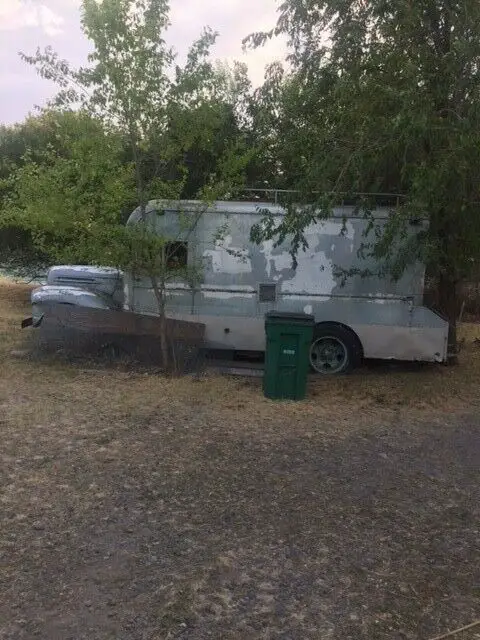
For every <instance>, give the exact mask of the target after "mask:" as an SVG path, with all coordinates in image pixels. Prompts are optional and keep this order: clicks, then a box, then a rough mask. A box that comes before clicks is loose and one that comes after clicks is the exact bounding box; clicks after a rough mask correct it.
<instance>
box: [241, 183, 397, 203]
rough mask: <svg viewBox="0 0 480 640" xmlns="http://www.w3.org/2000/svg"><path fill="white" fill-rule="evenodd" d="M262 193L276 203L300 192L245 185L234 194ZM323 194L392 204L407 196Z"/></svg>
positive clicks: (345, 198) (371, 193) (391, 194)
mask: <svg viewBox="0 0 480 640" xmlns="http://www.w3.org/2000/svg"><path fill="white" fill-rule="evenodd" d="M241 193H246V194H264V195H265V196H267V195H269V196H270V199H271V200H273V203H274V204H276V205H278V204H281V198H282V196H283V197H285V196H287V195H288V194H292V195H293V194H296V193H301V191H299V190H298V189H275V188H271V187H258V188H257V187H245V188H239V189H238V190H237V191H236V192H235V194H241ZM320 193H322V192H320V191H312V195H318V194H320ZM324 195H332V196H339V197H342V196H344V197H343V199H342V204H343V203H344V202H345V200H349V201H350V200H352V199H361V198H374V199H376V200H388V201H390V202H391V203H392V204H393V203H395V204H396V205H397V206H398V205H399V204H400V201H401V200H403V199H405V198H406V197H407V196H406V195H405V194H403V193H380V192H374V191H370V192H367V191H364V192H348V191H329V192H325V193H324Z"/></svg>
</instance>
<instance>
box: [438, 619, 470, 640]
mask: <svg viewBox="0 0 480 640" xmlns="http://www.w3.org/2000/svg"><path fill="white" fill-rule="evenodd" d="M479 625H480V620H476V621H475V622H472V623H471V624H467V626H466V627H460V629H455V631H449V632H448V633H444V634H443V635H442V636H436V637H435V638H430V640H443V639H444V638H451V637H452V636H456V635H457V634H458V633H462V631H467V630H468V629H473V627H478V626H479Z"/></svg>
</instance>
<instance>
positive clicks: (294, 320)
mask: <svg viewBox="0 0 480 640" xmlns="http://www.w3.org/2000/svg"><path fill="white" fill-rule="evenodd" d="M265 321H266V322H267V323H272V324H275V323H282V324H283V323H289V324H303V325H311V324H315V317H314V316H312V315H311V314H309V313H300V312H294V311H269V312H268V313H266V314H265Z"/></svg>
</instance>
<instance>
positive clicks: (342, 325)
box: [315, 321, 364, 359]
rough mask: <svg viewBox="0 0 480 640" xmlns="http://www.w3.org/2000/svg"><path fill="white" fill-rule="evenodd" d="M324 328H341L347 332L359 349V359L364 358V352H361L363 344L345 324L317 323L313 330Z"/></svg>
mask: <svg viewBox="0 0 480 640" xmlns="http://www.w3.org/2000/svg"><path fill="white" fill-rule="evenodd" d="M320 327H321V328H322V329H324V328H326V327H341V328H342V329H343V330H345V331H348V333H349V334H350V335H351V336H352V338H353V339H354V340H355V341H356V342H357V344H358V347H359V349H360V357H361V358H362V359H363V357H364V351H363V344H362V341H361V340H360V338H359V337H358V335H357V334H356V332H355V331H354V330H353V329H352V328H351V327H349V326H348V325H347V324H343V322H331V321H330V322H328V321H327V322H317V323H316V325H315V329H318V328H320Z"/></svg>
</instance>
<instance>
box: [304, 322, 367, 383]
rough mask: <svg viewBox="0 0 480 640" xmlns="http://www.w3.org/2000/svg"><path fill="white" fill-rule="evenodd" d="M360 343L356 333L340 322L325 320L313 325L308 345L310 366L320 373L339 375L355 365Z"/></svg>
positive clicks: (360, 358)
mask: <svg viewBox="0 0 480 640" xmlns="http://www.w3.org/2000/svg"><path fill="white" fill-rule="evenodd" d="M361 360H362V345H361V343H360V340H359V339H358V337H357V336H356V334H355V333H354V332H353V331H352V330H351V329H349V328H348V327H345V326H343V325H340V324H335V323H330V322H326V323H324V324H319V325H317V326H316V327H315V330H314V334H313V342H312V346H311V347H310V366H311V367H312V369H313V371H314V372H316V373H319V374H321V375H327V376H328V375H329V376H333V375H339V374H341V373H347V371H350V370H351V369H354V368H355V367H357V366H358V365H359V364H360V362H361Z"/></svg>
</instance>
